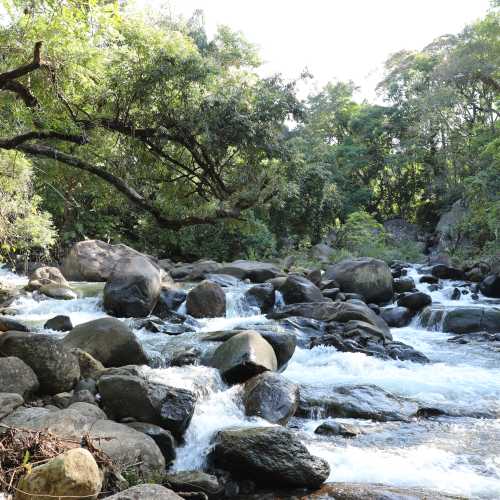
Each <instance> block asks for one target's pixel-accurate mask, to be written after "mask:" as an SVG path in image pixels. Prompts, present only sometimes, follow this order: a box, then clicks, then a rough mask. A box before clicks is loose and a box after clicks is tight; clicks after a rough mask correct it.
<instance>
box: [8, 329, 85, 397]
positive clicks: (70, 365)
mask: <svg viewBox="0 0 500 500" xmlns="http://www.w3.org/2000/svg"><path fill="white" fill-rule="evenodd" d="M0 350H1V351H2V353H3V354H4V355H7V356H15V357H17V358H20V359H21V360H23V361H24V362H25V363H26V364H27V365H28V366H30V367H31V369H32V370H33V371H34V372H35V374H36V376H37V378H38V381H39V382H40V392H41V393H42V394H49V395H51V394H57V393H59V392H65V391H69V390H70V389H72V388H73V386H74V385H75V383H76V382H77V381H78V379H79V378H80V366H79V365H78V361H77V359H76V357H75V356H74V354H73V353H72V352H71V351H70V350H69V349H68V348H67V347H66V346H65V345H63V344H62V343H61V342H60V341H59V340H57V339H55V338H54V337H52V336H49V335H40V334H30V333H25V332H8V333H5V334H3V336H2V337H0Z"/></svg>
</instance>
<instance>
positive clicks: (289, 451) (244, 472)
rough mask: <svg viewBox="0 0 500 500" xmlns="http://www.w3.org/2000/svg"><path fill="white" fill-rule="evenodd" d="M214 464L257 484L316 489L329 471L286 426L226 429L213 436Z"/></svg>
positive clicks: (324, 462) (325, 464)
mask: <svg viewBox="0 0 500 500" xmlns="http://www.w3.org/2000/svg"><path fill="white" fill-rule="evenodd" d="M211 460H212V462H213V464H214V465H215V467H218V468H221V469H224V470H227V471H229V472H231V473H232V474H234V475H235V476H236V477H239V478H241V479H252V480H253V481H255V482H257V483H258V484H259V485H271V486H274V487H276V486H284V487H304V488H318V487H319V486H320V485H321V484H322V483H323V482H325V481H326V479H327V478H328V475H329V473H330V467H329V466H328V463H327V462H326V461H325V460H323V459H322V458H319V457H315V456H313V455H311V454H310V453H309V451H308V450H307V448H306V447H305V446H304V445H303V444H302V443H301V442H300V441H299V439H298V438H297V437H296V436H295V435H294V434H293V433H292V432H290V431H289V430H288V429H284V428H282V427H246V428H233V429H226V430H223V431H221V432H219V433H218V434H217V436H216V438H215V444H214V450H213V452H212V454H211Z"/></svg>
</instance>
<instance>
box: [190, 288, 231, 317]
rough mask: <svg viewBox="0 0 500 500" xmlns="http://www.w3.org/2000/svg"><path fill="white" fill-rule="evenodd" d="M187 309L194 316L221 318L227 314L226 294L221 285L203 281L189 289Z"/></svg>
mask: <svg viewBox="0 0 500 500" xmlns="http://www.w3.org/2000/svg"><path fill="white" fill-rule="evenodd" d="M186 311H187V313H188V314H190V315H191V316H193V317H194V318H219V317H222V316H225V315H226V294H225V293H224V290H223V289H222V287H221V286H220V285H218V284H217V283H212V282H211V281H208V280H205V281H202V282H201V283H200V284H199V285H196V286H195V287H194V288H193V289H192V290H190V291H189V293H188V294H187V297H186Z"/></svg>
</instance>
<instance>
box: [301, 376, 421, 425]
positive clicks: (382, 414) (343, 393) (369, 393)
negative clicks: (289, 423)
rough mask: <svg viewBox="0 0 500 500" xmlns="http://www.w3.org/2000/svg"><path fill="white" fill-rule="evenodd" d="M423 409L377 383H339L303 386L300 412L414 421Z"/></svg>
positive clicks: (382, 420)
mask: <svg viewBox="0 0 500 500" xmlns="http://www.w3.org/2000/svg"><path fill="white" fill-rule="evenodd" d="M418 410H419V407H418V405H417V404H416V403H414V402H413V401H410V400H407V399H404V398H401V397H398V396H395V395H393V394H391V393H390V392H387V391H385V390H384V389H381V388H380V387H377V386H375V385H351V386H339V387H334V388H332V389H328V390H326V391H325V392H320V391H318V390H316V389H314V388H307V387H301V391H300V404H299V409H298V415H300V416H305V417H310V416H311V415H318V414H320V415H324V416H325V417H333V418H362V419H369V420H375V421H377V422H387V421H410V420H411V418H412V417H414V416H415V415H416V414H417V412H418Z"/></svg>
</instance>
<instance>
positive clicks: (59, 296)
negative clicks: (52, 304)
mask: <svg viewBox="0 0 500 500" xmlns="http://www.w3.org/2000/svg"><path fill="white" fill-rule="evenodd" d="M38 292H39V293H42V294H43V295H46V296H47V297H50V298H51V299H56V300H74V299H77V298H78V294H77V293H76V292H75V291H73V290H72V289H71V288H69V287H64V286H56V285H43V286H41V287H40V288H39V289H38Z"/></svg>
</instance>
